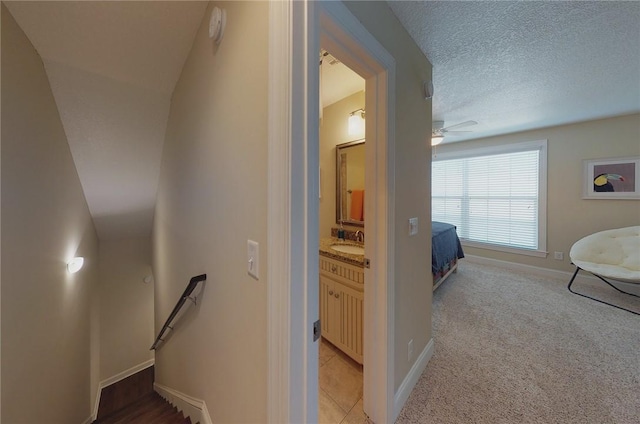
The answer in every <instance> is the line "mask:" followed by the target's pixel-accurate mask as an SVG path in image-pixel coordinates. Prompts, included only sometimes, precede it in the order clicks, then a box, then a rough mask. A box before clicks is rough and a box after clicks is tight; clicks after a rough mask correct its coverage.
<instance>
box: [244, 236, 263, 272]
mask: <svg viewBox="0 0 640 424" xmlns="http://www.w3.org/2000/svg"><path fill="white" fill-rule="evenodd" d="M247 256H248V259H247V272H249V275H251V276H252V277H253V278H255V279H256V280H259V277H258V270H259V267H258V265H259V263H260V260H259V257H260V255H259V251H258V242H257V241H253V240H247Z"/></svg>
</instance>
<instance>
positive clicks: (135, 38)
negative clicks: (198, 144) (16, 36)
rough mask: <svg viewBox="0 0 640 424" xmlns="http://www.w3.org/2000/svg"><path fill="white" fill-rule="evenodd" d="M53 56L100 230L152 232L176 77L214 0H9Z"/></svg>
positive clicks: (68, 128) (60, 99)
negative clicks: (202, 0) (174, 0)
mask: <svg viewBox="0 0 640 424" xmlns="http://www.w3.org/2000/svg"><path fill="white" fill-rule="evenodd" d="M6 5H7V7H8V9H9V11H10V12H11V14H12V15H13V16H14V18H15V19H16V21H17V22H18V24H19V25H20V27H21V28H22V29H23V30H24V32H25V33H26V34H27V36H28V37H29V39H30V40H31V43H32V44H33V45H34V47H35V48H36V50H37V51H38V53H39V54H40V56H41V57H42V60H43V62H44V65H45V69H46V71H47V75H48V77H49V81H50V84H51V88H52V91H53V94H54V96H55V99H56V103H57V106H58V110H59V112H60V116H61V119H62V123H63V126H64V129H65V132H66V134H67V138H68V141H69V146H70V148H71V153H72V155H73V158H74V161H75V164H76V168H77V171H78V175H79V177H80V181H81V183H82V187H83V189H84V193H85V197H86V199H87V203H88V206H89V209H90V211H91V214H92V216H93V218H94V223H95V225H96V229H97V231H98V236H99V237H100V238H101V239H112V238H119V237H131V236H143V235H145V236H146V235H149V234H150V233H151V225H152V219H153V211H154V207H155V198H156V190H157V185H158V175H159V169H160V160H161V154H162V146H163V142H164V132H165V129H166V124H167V117H168V114H169V104H170V100H171V94H172V92H173V89H174V86H175V84H176V82H177V80H178V77H179V75H180V72H181V70H182V66H183V65H184V62H185V60H186V57H187V55H188V53H189V50H190V48H191V45H192V43H193V40H194V37H195V33H196V30H197V28H198V26H199V25H200V22H201V20H202V18H203V14H204V10H205V8H206V6H207V3H206V2H197V1H195V2H192V1H176V2H165V1H157V2H155V1H144V2H128V1H113V2H112V1H96V2H93V1H88V2H80V1H77V2H16V1H11V2H6Z"/></svg>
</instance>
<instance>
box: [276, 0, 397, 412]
mask: <svg viewBox="0 0 640 424" xmlns="http://www.w3.org/2000/svg"><path fill="white" fill-rule="evenodd" d="M270 14H271V16H270V28H273V29H274V30H273V31H270V69H269V73H270V87H269V92H270V94H269V98H270V101H269V104H270V108H269V115H270V116H269V120H270V128H269V217H268V221H269V265H268V273H269V277H268V281H269V287H268V291H269V293H268V296H269V302H268V305H269V321H270V323H269V335H268V343H269V358H270V359H269V376H268V380H269V390H268V393H269V398H268V405H269V411H268V414H269V420H270V422H274V423H275V422H315V421H317V417H318V343H316V342H315V341H314V340H313V338H314V337H313V336H314V330H313V329H314V323H315V321H316V320H318V316H319V313H318V303H319V288H318V272H319V269H318V244H319V240H318V220H319V218H318V207H319V202H318V195H319V193H318V183H319V179H318V169H319V160H318V154H317V152H318V116H319V110H318V106H319V99H318V83H319V81H318V66H317V65H318V51H319V50H320V46H321V45H322V46H323V48H325V49H327V50H329V51H331V52H332V53H333V54H334V55H335V57H336V58H338V59H339V60H341V61H342V62H343V63H344V64H345V65H347V66H348V67H349V68H351V69H353V70H354V71H355V72H357V73H358V74H359V75H361V76H363V77H364V78H365V81H366V82H365V86H366V92H367V96H366V100H365V109H366V110H367V119H366V129H365V138H366V140H367V144H368V148H367V149H366V153H365V156H366V159H365V160H366V167H367V169H368V170H370V171H368V172H370V175H371V178H367V182H366V186H365V191H367V193H368V195H367V199H366V205H365V211H364V214H365V216H366V217H367V223H368V224H367V227H368V228H367V236H366V237H367V242H368V243H366V244H365V257H366V258H368V259H369V260H370V262H371V267H370V268H365V277H364V278H365V280H366V281H367V290H368V292H367V296H366V298H365V302H364V321H365V322H366V323H367V326H366V327H365V330H364V341H363V344H364V357H366V359H365V361H366V363H367V367H366V368H365V369H364V373H363V374H364V376H363V378H364V396H363V400H364V412H365V413H366V414H367V415H368V416H369V418H370V419H371V420H373V421H374V422H379V423H382V422H390V421H392V417H393V415H394V411H393V406H394V358H393V347H394V334H393V328H394V310H393V304H394V303H393V300H394V299H393V295H394V280H393V276H394V257H393V245H392V241H393V240H394V226H393V222H394V217H393V213H394V208H393V205H394V203H395V202H394V192H393V189H392V188H393V184H394V181H393V180H394V175H395V171H394V169H393V167H394V160H393V154H394V150H395V148H394V139H393V137H394V132H395V131H394V118H395V61H394V59H393V57H392V56H391V55H390V54H389V53H388V52H387V51H386V50H385V49H384V47H382V45H380V44H379V43H378V42H377V40H376V39H375V38H374V37H373V36H372V35H371V34H370V33H369V32H368V31H367V30H366V29H365V28H364V26H363V25H362V24H361V23H360V21H358V19H357V18H355V16H353V14H351V12H350V11H349V10H348V9H347V7H346V6H345V5H344V4H343V3H341V2H273V3H272V6H271V10H270ZM283 217H285V218H284V219H283Z"/></svg>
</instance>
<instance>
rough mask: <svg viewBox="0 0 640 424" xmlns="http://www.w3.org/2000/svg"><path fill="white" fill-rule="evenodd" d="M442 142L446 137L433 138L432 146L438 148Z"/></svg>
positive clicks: (435, 136)
mask: <svg viewBox="0 0 640 424" xmlns="http://www.w3.org/2000/svg"><path fill="white" fill-rule="evenodd" d="M442 140H444V137H443V136H441V135H434V136H431V145H432V146H437V145H438V144H440V143H442Z"/></svg>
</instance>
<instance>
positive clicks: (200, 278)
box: [149, 274, 207, 350]
mask: <svg viewBox="0 0 640 424" xmlns="http://www.w3.org/2000/svg"><path fill="white" fill-rule="evenodd" d="M206 279H207V274H201V275H196V276H195V277H193V278H191V280H189V284H188V285H187V288H186V289H185V290H184V293H182V296H180V299H178V303H176V306H175V307H174V308H173V311H171V314H170V315H169V318H167V321H166V322H165V323H164V325H163V326H162V330H160V333H158V337H156V341H155V342H153V345H151V349H149V350H154V349H156V348H157V347H158V345H159V344H160V342H163V341H164V339H163V338H162V336H164V333H166V332H167V330H173V327H171V324H172V322H173V320H174V319H175V318H176V316H177V315H178V313H179V312H180V309H182V306H183V305H184V303H185V302H186V301H187V300H190V301H192V302H193V303H194V304H195V303H196V299H195V298H192V297H191V293H192V292H193V291H194V290H195V288H196V286H197V285H198V283H200V282H201V281H204V280H206Z"/></svg>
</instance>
